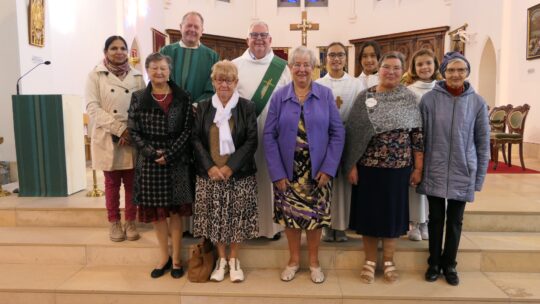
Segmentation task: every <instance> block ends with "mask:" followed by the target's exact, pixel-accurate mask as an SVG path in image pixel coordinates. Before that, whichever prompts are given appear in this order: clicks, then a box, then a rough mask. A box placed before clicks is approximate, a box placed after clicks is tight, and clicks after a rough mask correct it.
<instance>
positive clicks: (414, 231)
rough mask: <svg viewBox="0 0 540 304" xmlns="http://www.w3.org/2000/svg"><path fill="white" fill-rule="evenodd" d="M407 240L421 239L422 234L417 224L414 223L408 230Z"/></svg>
mask: <svg viewBox="0 0 540 304" xmlns="http://www.w3.org/2000/svg"><path fill="white" fill-rule="evenodd" d="M408 235H409V240H411V241H421V240H422V235H421V234H420V228H419V224H417V223H414V224H413V226H412V228H411V230H409V232H408Z"/></svg>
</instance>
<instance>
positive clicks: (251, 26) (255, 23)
mask: <svg viewBox="0 0 540 304" xmlns="http://www.w3.org/2000/svg"><path fill="white" fill-rule="evenodd" d="M257 25H262V26H264V27H266V31H267V32H268V33H270V27H269V26H268V24H267V23H266V22H264V21H255V22H253V23H252V24H251V25H250V26H249V29H248V33H247V34H248V37H249V33H251V30H253V28H254V27H256V26H257Z"/></svg>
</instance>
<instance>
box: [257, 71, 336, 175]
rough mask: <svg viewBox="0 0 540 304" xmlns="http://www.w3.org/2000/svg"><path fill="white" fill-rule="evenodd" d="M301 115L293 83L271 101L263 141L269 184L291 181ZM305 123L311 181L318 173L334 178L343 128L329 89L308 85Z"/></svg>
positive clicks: (317, 85)
mask: <svg viewBox="0 0 540 304" xmlns="http://www.w3.org/2000/svg"><path fill="white" fill-rule="evenodd" d="M300 112H301V105H300V102H299V101H298V98H296V95H295V94H294V88H293V83H292V82H291V83H289V84H288V85H286V86H284V87H282V88H280V89H279V90H277V91H276V92H275V93H274V95H273V96H272V99H271V100H270V108H269V109H268V116H267V117H266V123H265V125H264V133H263V142H264V154H265V157H266V163H267V165H268V172H269V173H270V179H271V180H272V182H275V181H278V180H280V179H283V178H288V179H289V180H292V178H293V168H294V150H295V148H296V135H297V133H298V122H299V120H300ZM304 122H305V126H306V131H307V138H308V144H309V155H310V157H311V176H312V178H315V176H316V175H317V173H318V172H319V171H322V172H324V173H326V174H328V175H330V176H335V175H336V171H337V169H338V166H339V162H340V160H341V152H343V145H344V143H345V129H344V127H343V123H342V121H341V118H340V116H339V112H338V109H337V107H336V103H335V99H334V96H333V95H332V91H331V90H330V89H329V88H327V87H325V86H322V85H320V84H318V83H315V82H312V83H311V92H310V93H309V95H308V96H307V98H306V100H305V102H304Z"/></svg>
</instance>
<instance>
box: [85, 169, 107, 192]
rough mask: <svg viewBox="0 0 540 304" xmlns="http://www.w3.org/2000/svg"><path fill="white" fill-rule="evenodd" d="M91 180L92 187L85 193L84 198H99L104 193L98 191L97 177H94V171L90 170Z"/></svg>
mask: <svg viewBox="0 0 540 304" xmlns="http://www.w3.org/2000/svg"><path fill="white" fill-rule="evenodd" d="M92 180H93V181H94V187H93V189H92V190H90V191H88V193H86V196H88V197H101V196H103V194H104V192H103V191H102V190H100V189H98V186H97V177H96V170H92Z"/></svg>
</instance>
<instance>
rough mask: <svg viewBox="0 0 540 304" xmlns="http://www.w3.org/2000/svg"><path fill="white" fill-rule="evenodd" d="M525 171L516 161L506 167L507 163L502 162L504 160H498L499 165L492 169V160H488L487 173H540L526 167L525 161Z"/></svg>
mask: <svg viewBox="0 0 540 304" xmlns="http://www.w3.org/2000/svg"><path fill="white" fill-rule="evenodd" d="M525 168H526V169H525V171H523V169H521V164H520V163H519V161H518V163H517V164H515V163H513V164H512V167H508V165H506V164H505V163H504V161H499V165H498V166H497V170H493V162H492V161H489V168H488V171H487V173H502V174H519V173H526V174H536V173H540V172H538V171H536V170H532V169H527V163H525Z"/></svg>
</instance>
